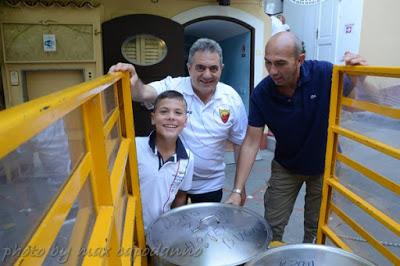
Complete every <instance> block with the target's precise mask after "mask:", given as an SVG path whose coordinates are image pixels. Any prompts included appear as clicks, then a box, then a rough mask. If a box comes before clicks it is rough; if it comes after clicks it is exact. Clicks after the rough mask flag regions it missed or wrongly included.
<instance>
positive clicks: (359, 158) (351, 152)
mask: <svg viewBox="0 0 400 266" xmlns="http://www.w3.org/2000/svg"><path fill="white" fill-rule="evenodd" d="M345 74H346V75H349V76H350V77H357V79H358V85H357V86H356V88H355V90H358V92H359V93H360V92H363V91H369V92H370V93H369V94H368V93H367V94H364V96H359V97H358V98H356V100H355V99H351V98H349V97H344V96H342V91H343V81H344V75H345ZM365 76H367V80H365ZM398 78H400V68H398V67H396V68H395V67H393V68H390V67H346V66H335V68H334V71H333V82H332V92H331V104H330V117H329V129H328V141H327V153H326V168H325V175H324V185H323V199H322V206H321V216H320V221H319V227H318V236H317V242H318V243H320V244H332V245H336V246H339V247H341V248H343V249H345V250H348V251H352V252H354V253H356V254H359V255H361V256H363V257H366V258H368V259H370V260H371V261H374V262H375V263H376V264H377V265H392V264H393V265H400V237H399V236H400V86H399V79H398ZM379 79H380V81H379ZM385 79H386V80H392V81H395V82H392V83H393V84H396V85H395V86H388V88H383V89H382V87H384V86H382V85H379V84H382V83H383V82H382V80H385ZM374 80H375V81H376V80H378V81H376V82H375V83H374V82H372V81H374ZM386 80H385V81H386ZM386 83H387V82H386ZM377 84H378V85H377ZM369 95H375V96H369Z"/></svg>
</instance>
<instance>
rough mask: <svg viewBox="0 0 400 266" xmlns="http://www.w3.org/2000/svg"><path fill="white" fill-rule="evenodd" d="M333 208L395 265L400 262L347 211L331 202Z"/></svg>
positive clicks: (399, 259)
mask: <svg viewBox="0 0 400 266" xmlns="http://www.w3.org/2000/svg"><path fill="white" fill-rule="evenodd" d="M330 208H331V210H332V211H333V212H335V213H336V214H337V215H338V216H339V217H340V218H341V219H342V220H343V221H344V222H346V224H348V225H349V226H350V227H351V228H352V229H353V230H354V231H356V232H357V233H358V234H359V235H360V236H361V237H362V238H364V239H365V240H367V241H368V242H369V243H370V244H371V245H372V246H373V247H374V248H375V249H376V250H377V251H379V252H380V253H381V254H382V255H384V256H385V257H386V258H387V259H388V260H390V261H391V262H393V263H394V265H399V264H400V258H399V257H397V256H396V254H394V253H393V252H391V251H390V250H389V249H387V248H386V247H385V246H384V245H382V244H381V243H380V242H379V241H378V240H376V238H374V237H373V236H372V235H371V234H369V233H368V232H367V231H365V230H364V229H363V228H362V227H361V226H359V225H358V224H357V223H356V222H355V221H354V220H353V219H351V218H350V217H349V216H348V215H347V214H346V213H345V212H343V211H342V210H341V209H340V208H338V207H337V206H336V205H335V204H333V203H331V206H330Z"/></svg>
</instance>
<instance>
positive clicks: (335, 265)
mask: <svg viewBox="0 0 400 266" xmlns="http://www.w3.org/2000/svg"><path fill="white" fill-rule="evenodd" d="M257 265H310V266H311V265H312V266H318V265H323V266H374V265H375V264H373V263H372V262H369V261H368V260H366V259H364V258H361V257H359V256H357V255H355V254H353V253H350V252H347V251H344V250H343V249H340V248H334V247H329V246H322V245H312V244H297V245H287V246H281V247H277V248H272V249H270V250H268V251H266V252H264V253H262V254H260V255H258V256H257V257H256V258H254V259H253V260H251V261H250V262H248V263H246V266H257Z"/></svg>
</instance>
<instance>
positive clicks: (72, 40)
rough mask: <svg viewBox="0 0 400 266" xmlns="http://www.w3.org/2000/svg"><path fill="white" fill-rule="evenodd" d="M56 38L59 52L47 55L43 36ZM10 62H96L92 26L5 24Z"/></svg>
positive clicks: (4, 34)
mask: <svg viewBox="0 0 400 266" xmlns="http://www.w3.org/2000/svg"><path fill="white" fill-rule="evenodd" d="M47 34H51V35H55V40H56V46H55V48H56V49H55V51H51V52H45V51H44V47H43V35H47ZM3 36H4V48H5V51H4V54H5V60H6V61H7V62H14V61H15V62H29V61H39V62H40V61H87V60H94V51H93V26H92V25H70V24H69V25H60V24H57V25H54V24H49V25H41V24H14V23H5V24H3Z"/></svg>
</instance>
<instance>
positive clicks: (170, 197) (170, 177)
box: [136, 131, 193, 230]
mask: <svg viewBox="0 0 400 266" xmlns="http://www.w3.org/2000/svg"><path fill="white" fill-rule="evenodd" d="M136 150H137V158H138V167H139V180H140V193H141V198H142V209H143V220H144V227H145V230H147V227H148V226H149V225H150V224H151V223H152V222H153V221H154V220H155V219H157V218H158V217H159V216H160V215H161V214H163V213H164V212H167V211H168V210H170V209H171V204H172V202H173V201H174V199H175V196H176V193H177V192H178V190H182V191H188V190H189V189H190V188H191V185H192V176H193V154H192V153H191V152H190V151H189V150H187V149H185V147H184V145H183V143H182V142H181V141H180V139H179V138H178V139H177V145H176V153H175V154H174V155H173V156H172V157H171V158H169V159H168V160H167V161H165V162H164V163H163V164H162V163H161V162H160V159H159V156H158V151H157V147H156V146H155V132H154V131H153V132H152V133H151V134H150V136H149V137H136ZM160 163H161V164H162V165H161V167H160Z"/></svg>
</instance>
